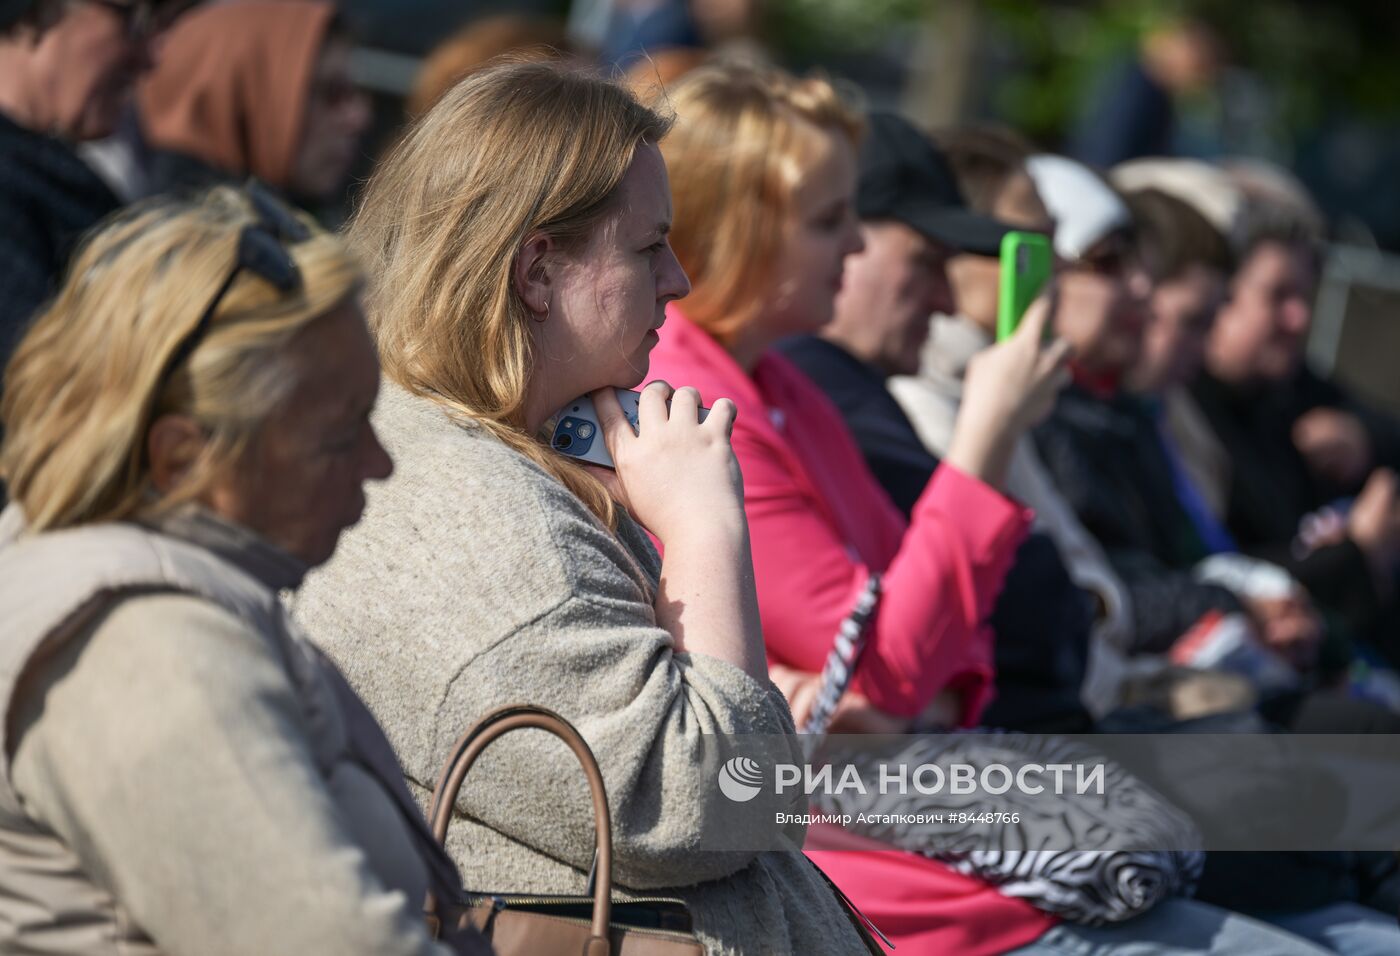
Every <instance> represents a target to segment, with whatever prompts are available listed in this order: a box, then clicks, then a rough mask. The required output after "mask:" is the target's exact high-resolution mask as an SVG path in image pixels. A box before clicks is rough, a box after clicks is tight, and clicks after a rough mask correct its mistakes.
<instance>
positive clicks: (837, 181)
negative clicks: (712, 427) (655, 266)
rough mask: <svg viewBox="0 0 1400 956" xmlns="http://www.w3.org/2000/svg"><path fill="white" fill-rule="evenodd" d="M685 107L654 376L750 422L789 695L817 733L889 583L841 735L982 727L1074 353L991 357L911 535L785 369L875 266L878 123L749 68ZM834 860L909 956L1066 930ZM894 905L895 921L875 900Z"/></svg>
mask: <svg viewBox="0 0 1400 956" xmlns="http://www.w3.org/2000/svg"><path fill="white" fill-rule="evenodd" d="M669 98H670V102H671V104H672V105H673V106H674V108H675V110H676V112H677V125H676V127H675V131H674V132H673V134H672V136H671V137H669V138H668V139H667V140H666V141H665V142H664V143H663V144H662V151H663V153H664V154H665V157H666V162H667V166H668V168H669V169H670V170H671V176H672V191H673V195H674V197H675V227H674V230H673V232H672V233H671V242H672V245H673V247H674V248H675V251H676V254H677V256H678V257H679V258H680V260H681V263H682V264H683V265H684V266H685V269H686V272H687V273H688V274H689V276H690V277H691V281H692V284H693V291H692V293H691V296H690V297H689V298H688V299H687V300H686V302H685V303H684V308H677V307H675V306H674V305H673V306H672V307H671V309H670V310H669V311H668V316H667V322H666V325H665V328H664V330H663V331H662V333H661V343H660V344H659V345H658V346H657V347H656V349H655V350H654V351H653V352H652V356H651V375H652V377H653V378H659V379H665V380H667V381H669V382H673V383H678V384H685V385H691V386H695V387H696V388H698V389H699V391H700V393H701V396H702V398H703V400H704V402H705V404H707V405H708V404H710V403H711V402H713V401H714V400H716V399H718V398H720V397H724V398H729V399H732V400H734V402H735V403H736V404H737V405H738V408H739V414H738V418H737V420H736V423H735V426H734V433H733V448H734V451H735V454H736V455H737V456H738V459H739V462H740V465H741V467H742V469H743V472H744V507H745V511H746V513H747V516H748V521H749V528H750V534H751V536H752V541H753V557H754V571H755V575H756V577H757V585H758V596H759V605H760V612H761V616H762V619H763V632H764V639H765V642H766V644H767V650H768V656H769V663H770V668H771V670H772V673H773V676H774V679H775V681H776V682H777V683H778V684H779V686H780V687H782V688H783V689H784V691H785V692H787V693H788V696H789V700H790V701H791V702H792V704H793V707H794V712H795V713H794V716H795V717H796V719H797V722H798V724H799V726H800V725H801V724H802V722H803V719H804V716H805V715H806V713H807V712H808V710H809V708H810V706H811V702H812V698H813V696H814V693H813V690H814V688H815V687H816V684H817V678H816V675H817V674H818V673H819V672H820V671H821V669H822V666H823V663H824V662H825V660H826V658H827V656H828V654H829V653H830V652H831V650H832V647H833V643H834V640H835V637H836V634H837V630H838V628H839V627H840V626H841V623H842V621H843V620H844V619H845V618H847V616H848V615H850V614H851V613H852V610H853V608H855V606H856V605H857V602H858V601H859V600H860V599H861V597H862V595H863V594H864V593H865V592H866V590H867V586H868V584H869V582H870V581H871V578H872V576H874V575H880V577H881V585H880V589H879V590H880V596H879V601H878V604H877V605H876V608H875V611H874V615H873V618H872V619H871V623H870V626H869V629H868V635H869V637H868V643H867V646H866V647H865V649H864V653H863V655H862V657H861V658H860V661H859V666H858V667H857V668H856V677H855V681H854V684H853V685H852V688H851V690H850V691H848V692H847V693H846V694H845V695H844V697H843V699H842V702H841V707H840V709H839V710H838V712H837V719H836V722H835V724H834V725H833V726H834V729H838V730H845V731H852V730H883V731H891V732H900V731H904V730H907V729H909V728H910V727H911V726H913V725H915V723H917V724H919V725H920V726H942V727H945V728H947V727H953V726H971V725H974V724H975V723H976V722H977V719H978V716H979V714H980V713H981V710H982V708H983V707H984V706H985V704H986V703H987V700H988V698H989V695H990V687H991V676H992V671H991V648H990V640H991V634H990V631H989V630H988V628H987V627H986V626H985V624H984V623H983V622H984V621H985V619H986V618H987V616H988V614H989V613H990V611H991V608H992V605H993V602H994V601H995V599H996V597H997V593H998V592H999V590H1000V588H1001V583H1002V579H1003V577H1004V576H1005V574H1006V571H1007V569H1008V568H1009V566H1010V564H1011V561H1012V559H1013V556H1014V554H1015V551H1016V548H1017V547H1018V545H1019V544H1020V542H1021V540H1022V538H1023V537H1024V535H1025V533H1026V531H1027V528H1028V525H1029V522H1030V518H1031V514H1030V513H1029V512H1028V511H1027V509H1025V508H1024V507H1022V506H1021V505H1019V504H1017V503H1016V502H1014V501H1012V500H1010V499H1008V498H1007V497H1006V496H1005V495H1003V494H1002V493H1001V492H1000V491H999V490H998V489H997V483H998V482H999V481H1000V480H1001V478H1002V474H1003V472H1004V470H1005V467H1006V463H1007V460H1008V457H1009V454H1010V450H1011V447H1012V445H1013V443H1014V441H1015V439H1016V437H1017V436H1018V435H1019V434H1020V433H1021V431H1022V430H1023V429H1024V428H1026V427H1027V426H1028V425H1029V424H1031V423H1032V422H1033V421H1035V420H1036V419H1037V418H1038V417H1039V416H1040V415H1042V414H1043V413H1045V412H1046V411H1048V409H1049V405H1050V402H1051V401H1052V400H1053V396H1054V394H1055V392H1056V391H1057V389H1058V385H1059V382H1060V380H1061V379H1062V377H1063V375H1064V372H1063V371H1062V365H1063V359H1064V346H1063V345H1060V344H1049V345H1046V344H1043V339H1042V337H1041V336H1040V335H1039V334H1038V330H1040V329H1043V326H1044V323H1045V311H1044V308H1043V307H1038V308H1037V310H1036V311H1035V312H1034V313H1033V317H1032V318H1031V319H1028V321H1027V323H1026V325H1027V326H1034V327H1033V328H1030V327H1028V328H1026V329H1025V331H1026V333H1027V334H1026V335H1022V336H1017V337H1016V338H1014V339H1013V340H1011V341H1010V342H1008V343H1006V344H1005V345H1003V346H1000V347H998V348H995V349H992V350H989V351H988V352H987V353H985V354H984V355H983V356H982V357H981V359H980V360H979V362H978V368H977V369H975V370H974V373H973V375H971V376H970V378H971V379H972V380H973V381H972V383H971V384H970V386H969V388H968V399H967V400H965V404H964V413H963V416H962V418H961V420H960V421H959V430H958V437H957V438H956V439H955V440H954V443H953V446H952V448H951V449H950V452H949V454H948V455H947V456H946V459H945V463H944V464H943V466H942V467H940V468H939V469H938V471H937V472H936V473H935V476H934V478H933V480H932V481H930V483H929V485H928V488H927V489H926V490H925V491H924V493H923V496H922V497H921V498H920V500H919V502H918V504H917V505H916V507H915V508H914V512H913V516H912V519H911V520H910V521H909V522H906V521H905V519H904V518H903V516H902V515H901V514H900V513H899V512H898V511H897V510H896V508H895V507H894V505H893V504H892V503H891V502H890V501H889V499H888V497H887V496H886V494H885V492H884V490H883V489H882V488H881V487H880V485H879V484H878V483H877V482H876V480H875V478H874V476H873V475H871V474H870V472H869V470H868V469H867V467H866V465H865V462H864V460H863V459H862V457H861V455H860V452H859V450H858V448H857V447H856V445H855V442H854V440H853V439H852V438H851V436H850V435H849V433H848V432H847V430H846V427H845V424H844V423H843V421H842V419H841V416H840V414H839V413H838V412H837V411H836V409H835V408H834V407H833V406H832V405H831V404H830V402H829V401H828V400H827V398H826V396H825V395H824V394H823V393H822V392H821V391H820V389H818V388H817V386H816V385H815V384H814V383H812V382H811V381H810V380H808V379H807V378H806V377H805V376H804V374H803V373H802V372H801V371H799V370H798V369H797V367H796V366H794V365H792V364H791V363H790V362H788V361H787V360H786V359H785V358H783V357H782V356H781V355H779V354H777V353H776V352H774V351H773V350H771V349H770V346H771V345H772V344H773V343H775V342H776V341H778V340H779V339H781V338H783V337H785V336H789V335H794V334H798V333H802V332H814V331H816V330H817V329H819V328H821V327H822V326H823V325H825V324H826V323H827V322H828V321H829V320H830V318H831V316H832V303H833V300H834V298H835V295H836V293H837V291H838V289H839V288H840V283H841V273H842V261H843V259H844V258H845V257H846V256H847V255H849V254H851V253H853V252H856V251H858V250H859V249H860V248H861V247H862V246H861V238H860V232H859V230H858V223H857V220H856V214H855V209H854V199H855V192H856V150H855V143H856V140H857V137H858V136H859V135H860V127H861V120H860V118H859V116H858V115H857V114H855V113H853V112H852V111H850V109H849V108H848V107H846V106H845V105H843V104H842V103H841V101H840V99H839V98H838V96H837V95H836V93H835V91H834V90H833V89H832V87H831V86H830V85H829V84H827V83H826V82H825V81H822V80H819V79H805V80H798V79H795V78H793V77H790V76H787V75H784V74H781V73H762V72H755V71H748V70H741V69H735V68H724V69H705V70H701V71H697V72H696V73H693V74H691V75H690V76H689V77H687V78H686V79H685V80H683V81H681V83H680V84H678V85H677V86H675V87H672V88H671V89H670V90H669ZM809 846H810V840H809ZM824 856H826V858H824V859H822V861H821V864H822V866H823V867H830V868H831V869H832V870H833V876H834V877H835V878H836V879H837V882H839V883H841V884H842V885H843V886H844V887H846V889H847V890H848V891H850V893H851V895H852V897H853V898H855V900H856V902H857V903H858V904H860V905H862V906H867V907H868V908H870V909H871V910H872V912H871V916H872V917H873V918H874V919H875V922H876V923H877V924H879V925H881V928H882V929H884V930H885V931H886V932H887V933H890V932H891V930H893V931H894V935H895V936H896V937H898V941H899V942H901V943H903V942H906V941H909V940H913V939H918V940H921V941H926V942H927V943H928V944H930V945H933V946H936V947H938V948H939V949H940V950H941V951H949V952H951V951H957V952H963V953H974V954H975V953H979V952H980V953H994V952H1004V951H1005V950H1007V949H1011V948H1014V947H1015V946H1018V945H1021V944H1024V943H1026V942H1029V941H1031V940H1033V939H1035V938H1037V937H1038V936H1039V935H1040V934H1041V933H1043V932H1044V931H1045V929H1046V928H1047V926H1049V925H1050V922H1051V921H1050V919H1049V917H1046V916H1045V915H1044V914H1042V913H1040V912H1039V911H1037V910H1035V909H1034V908H1033V907H1031V906H1029V905H1028V904H1026V903H1024V902H1022V901H1020V900H1013V899H1010V898H1007V897H1004V896H1001V895H1000V894H998V893H997V892H996V891H995V890H994V889H993V888H992V887H991V886H989V885H987V884H983V883H979V882H978V881H975V880H972V879H969V878H967V877H964V876H961V875H959V874H956V873H954V872H953V871H951V870H949V869H946V868H944V867H942V866H941V865H940V864H937V863H933V862H931V861H927V860H921V859H918V858H914V857H911V856H908V855H905V854H895V853H880V854H858V853H833V854H829V855H824ZM872 865H873V866H874V867H875V869H874V871H873V872H872V870H871V869H870V866H872ZM846 870H849V875H848V876H844V877H843V875H842V874H843V871H846ZM876 887H883V890H882V895H881V896H880V897H879V898H878V899H876V898H875V896H874V895H873V894H871V893H869V892H868V891H867V889H865V888H868V889H872V890H873V889H875V888H876ZM884 891H893V892H894V893H895V895H897V896H900V897H904V898H905V904H899V903H895V902H893V901H892V900H891V899H890V898H889V897H888V896H886V895H883V893H884ZM930 933H932V934H933V935H932V936H930V935H929V934H930Z"/></svg>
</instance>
